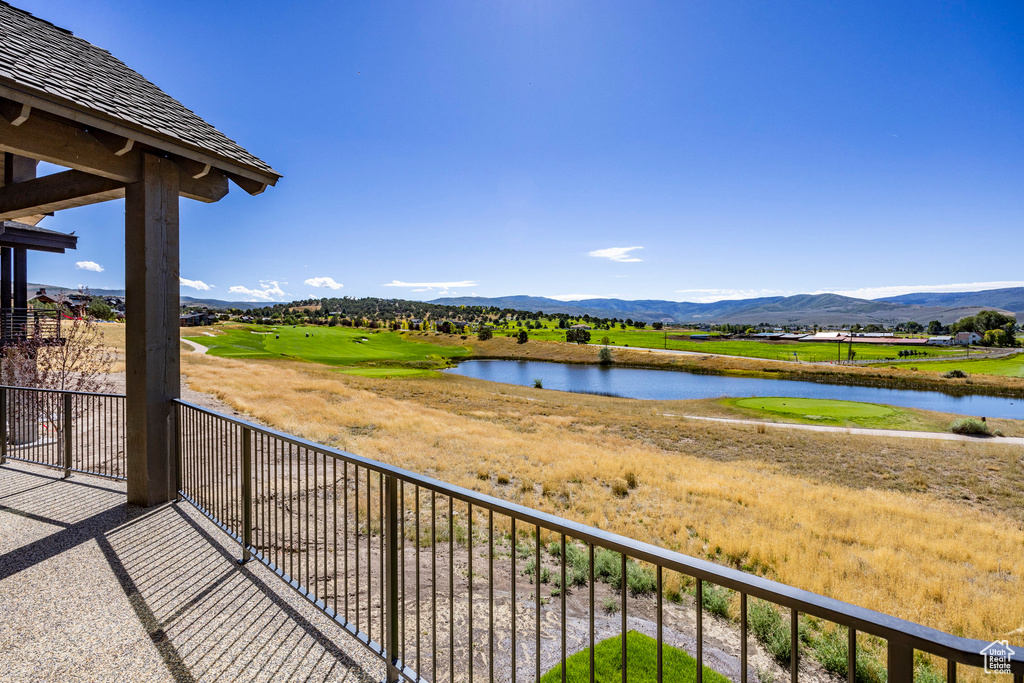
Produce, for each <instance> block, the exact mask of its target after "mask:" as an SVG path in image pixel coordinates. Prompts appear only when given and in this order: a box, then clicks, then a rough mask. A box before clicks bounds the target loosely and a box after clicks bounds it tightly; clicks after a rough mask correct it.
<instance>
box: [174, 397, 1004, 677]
mask: <svg viewBox="0 0 1024 683" xmlns="http://www.w3.org/2000/svg"><path fill="white" fill-rule="evenodd" d="M175 403H177V404H178V405H181V406H184V407H187V408H190V409H192V410H196V411H199V412H202V413H205V414H208V415H211V416H213V417H216V418H220V419H222V420H225V421H227V422H231V423H234V424H236V425H238V426H239V427H243V428H247V429H251V430H253V431H255V432H259V433H261V434H264V435H266V436H270V437H273V438H275V439H279V440H280V441H283V442H286V443H290V444H293V445H295V446H299V447H302V448H306V449H309V450H313V451H318V452H320V453H323V454H326V455H329V456H331V457H334V458H337V459H339V460H343V461H347V462H349V463H352V464H354V465H358V466H360V467H364V468H366V469H368V470H371V471H375V472H378V473H381V474H384V475H387V476H392V477H395V478H397V479H399V480H401V481H404V482H406V483H409V484H414V485H417V486H421V487H423V488H426V489H429V490H432V491H434V492H437V493H441V494H444V495H448V496H451V497H452V498H454V499H457V500H460V501H462V502H465V503H471V504H473V505H474V506H478V507H481V508H484V509H487V510H492V511H493V512H496V513H499V514H502V515H506V516H508V517H512V518H515V519H516V520H517V521H521V522H527V523H529V524H532V525H535V526H539V527H541V528H544V529H547V530H550V531H555V532H558V533H564V534H566V535H567V536H569V537H572V538H574V539H576V540H580V541H584V542H586V543H592V544H593V545H596V546H600V547H602V548H607V549H609V550H614V551H616V552H620V553H623V554H625V555H627V556H629V557H632V558H635V559H638V560H642V561H645V562H651V563H653V564H656V565H660V566H662V567H664V568H666V569H670V570H673V571H678V572H680V573H683V574H687V575H689V576H693V577H694V578H696V579H698V580H705V581H710V582H712V583H715V584H718V585H720V586H724V587H726V588H730V589H733V590H736V591H738V592H742V593H746V594H747V595H750V596H753V597H758V598H762V599H765V600H769V601H771V602H773V603H775V604H778V605H781V606H784V607H789V608H792V609H796V610H798V611H799V612H801V613H804V614H810V615H813V616H816V617H819V618H822V619H826V620H829V621H833V622H835V623H839V624H843V625H846V626H849V627H852V628H855V629H857V630H858V631H862V632H864V633H869V634H871V635H875V636H878V637H880V638H884V639H885V640H888V641H890V643H894V644H899V645H903V646H906V647H913V648H914V649H917V650H922V651H925V652H929V653H931V654H935V655H938V656H940V657H944V658H947V659H950V660H953V661H956V662H958V663H962V664H967V665H971V666H979V667H980V666H982V664H983V655H982V654H981V651H982V649H983V648H985V647H986V646H987V645H989V643H988V642H986V641H983V640H975V639H971V638H963V637H960V636H954V635H952V634H949V633H945V632H944V631H940V630H938V629H934V628H931V627H928V626H923V625H921V624H917V623H914V622H911V621H907V620H905V619H900V618H898V617H894V616H891V615H888V614H883V613H881V612H876V611H874V610H870V609H867V608H864V607H859V606H857V605H852V604H850V603H846V602H842V601H840V600H836V599H834V598H829V597H825V596H823V595H818V594H817V593H812V592H810V591H806V590H803V589H800V588H795V587H793V586H788V585H786V584H783V583H779V582H777V581H772V580H770V579H766V578H763V577H760V576H756V575H753V574H748V573H746V572H742V571H740V570H738V569H733V568H731V567H723V566H721V565H718V564H715V563H713V562H709V561H707V560H701V559H699V558H695V557H691V556H688V555H683V554H682V553H678V552H675V551H671V550H666V549H664V548H659V547H658V546H655V545H651V544H650V543H645V542H642V541H637V540H635V539H631V538H627V537H625V536H620V535H618V534H613V533H610V532H607V531H603V530H601V529H596V528H593V527H589V526H586V525H584V524H581V523H578V522H574V521H572V520H568V519H564V518H562V517H557V516H555V515H552V514H549V513H546V512H541V511H539V510H534V509H532V508H528V507H525V506H522V505H519V504H517V503H510V502H508V501H504V500H501V499H498V498H494V497H492V496H488V495H485V494H482V493H478V492H476V491H472V490H469V489H466V488H463V487H461V486H455V485H453V484H449V483H446V482H443V481H440V480H437V479H434V478H432V477H428V476H424V475H421V474H417V473H415V472H411V471H409V470H405V469H402V468H400V467H395V466H392V465H388V464H386V463H382V462H378V461H376V460H371V459H369V458H365V457H363V456H359V455H355V454H353V453H348V452H346V451H341V450H339V449H336V448H331V447H329V446H325V445H323V444H319V443H316V442H313V441H310V440H308V439H303V438H301V437H297V436H293V435H291V434H287V433H285V432H281V431H278V430H275V429H272V428H269V427H265V426H262V425H258V424H255V423H252V422H249V421H246V420H242V419H239V418H235V417H230V416H227V415H223V414H221V413H218V412H216V411H214V410H210V409H208V408H204V407H202V406H197V405H195V404H192V403H189V402H187V401H183V400H181V399H175ZM1011 667H1012V670H1013V672H1014V673H1024V648H1018V649H1017V652H1016V654H1014V655H1013V656H1012V657H1011Z"/></svg>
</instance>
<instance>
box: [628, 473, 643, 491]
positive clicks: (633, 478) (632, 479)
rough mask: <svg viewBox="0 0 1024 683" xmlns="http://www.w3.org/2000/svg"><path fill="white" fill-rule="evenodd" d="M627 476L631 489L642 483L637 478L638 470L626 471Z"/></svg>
mask: <svg viewBox="0 0 1024 683" xmlns="http://www.w3.org/2000/svg"><path fill="white" fill-rule="evenodd" d="M625 478H626V486H628V487H629V488H631V489H635V488H636V487H637V484H639V483H640V482H639V480H637V478H636V472H634V471H633V470H630V471H628V472H626V475H625Z"/></svg>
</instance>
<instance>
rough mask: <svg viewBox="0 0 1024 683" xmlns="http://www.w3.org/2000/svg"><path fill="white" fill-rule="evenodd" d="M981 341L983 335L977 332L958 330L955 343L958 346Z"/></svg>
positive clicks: (954, 339)
mask: <svg viewBox="0 0 1024 683" xmlns="http://www.w3.org/2000/svg"><path fill="white" fill-rule="evenodd" d="M980 341H981V335H980V334H978V333H977V332H957V333H956V337H954V338H953V343H954V344H956V345H957V346H970V345H971V344H977V343H978V342H980Z"/></svg>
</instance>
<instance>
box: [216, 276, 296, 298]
mask: <svg viewBox="0 0 1024 683" xmlns="http://www.w3.org/2000/svg"><path fill="white" fill-rule="evenodd" d="M284 284H288V283H287V282H285V283H284ZM228 291H229V292H230V293H232V294H240V295H242V296H243V297H245V299H244V301H273V300H274V297H283V296H285V292H284V290H282V289H281V287H280V285H279V284H278V282H277V280H260V289H249V288H248V287H243V286H242V285H234V286H232V287H231V288H230V289H229V290H228Z"/></svg>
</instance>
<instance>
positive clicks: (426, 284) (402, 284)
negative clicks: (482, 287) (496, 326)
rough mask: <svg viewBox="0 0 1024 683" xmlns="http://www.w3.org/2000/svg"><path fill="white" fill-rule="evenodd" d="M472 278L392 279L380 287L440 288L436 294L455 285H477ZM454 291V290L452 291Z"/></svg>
mask: <svg viewBox="0 0 1024 683" xmlns="http://www.w3.org/2000/svg"><path fill="white" fill-rule="evenodd" d="M478 286H479V285H477V283H476V281H474V280H459V281H458V282H402V281H401V280H392V281H391V282H388V283H387V284H383V285H381V287H407V288H409V289H411V290H412V291H414V292H431V291H433V290H435V289H437V290H440V291H438V294H448V293H449V291H448V290H450V289H455V288H457V287H478ZM452 293H454V292H452Z"/></svg>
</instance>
